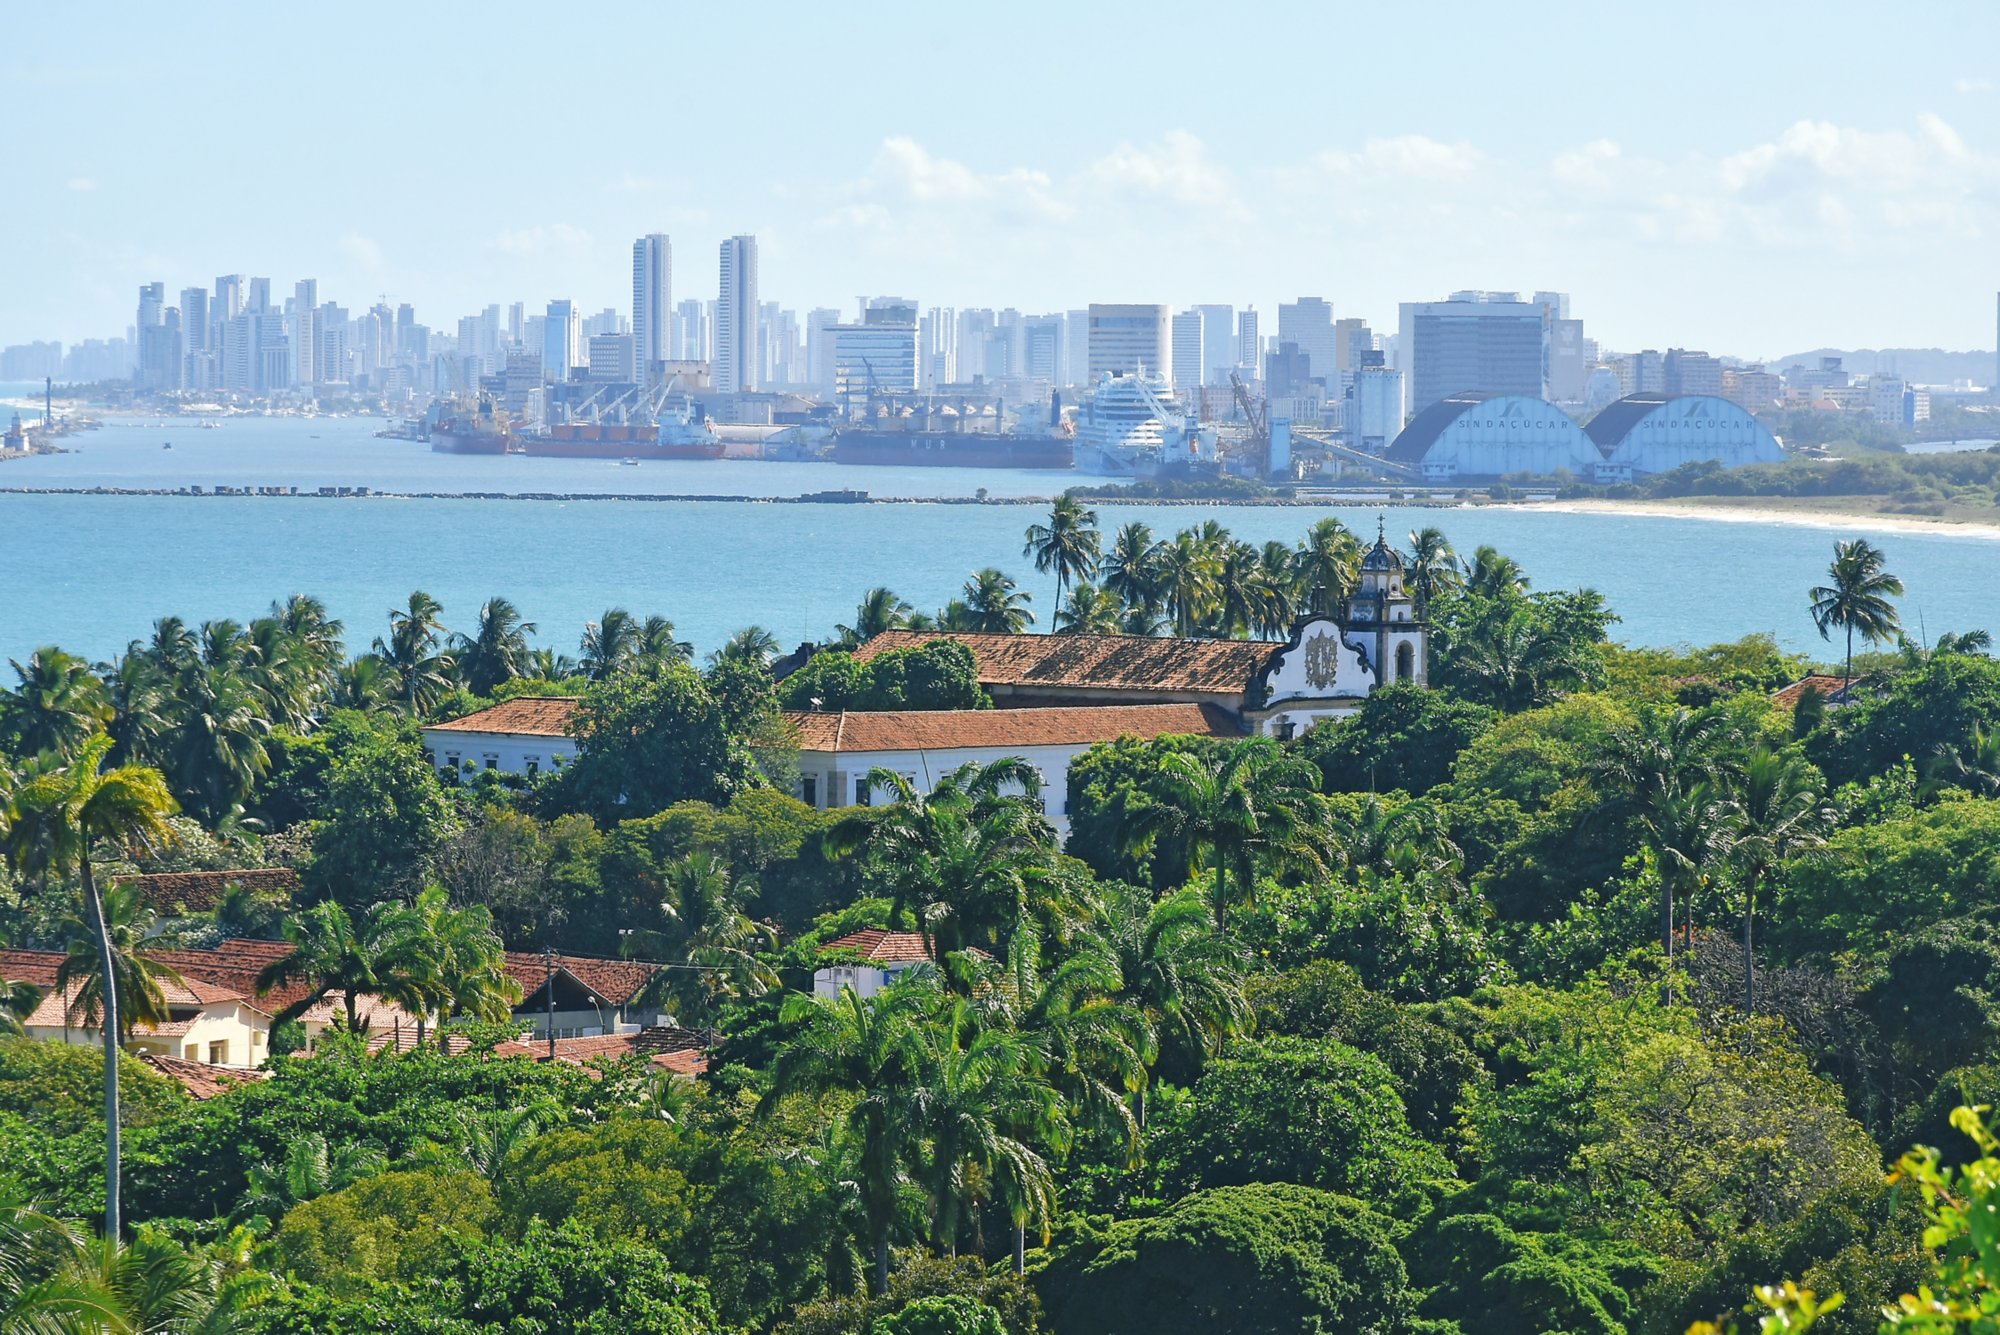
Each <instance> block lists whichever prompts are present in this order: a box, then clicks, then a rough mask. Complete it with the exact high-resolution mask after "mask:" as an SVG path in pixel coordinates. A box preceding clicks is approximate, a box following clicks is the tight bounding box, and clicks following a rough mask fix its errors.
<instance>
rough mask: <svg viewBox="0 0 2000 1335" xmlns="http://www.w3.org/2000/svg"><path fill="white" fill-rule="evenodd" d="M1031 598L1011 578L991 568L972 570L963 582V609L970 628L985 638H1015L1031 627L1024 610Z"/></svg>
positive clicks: (1031, 616) (1031, 619)
mask: <svg viewBox="0 0 2000 1335" xmlns="http://www.w3.org/2000/svg"><path fill="white" fill-rule="evenodd" d="M1034 600H1035V598H1034V595H1033V594H1031V593H1028V592H1026V591H1025V590H1023V589H1020V588H1018V587H1017V586H1016V585H1015V583H1014V577H1013V576H1012V575H1009V574H1006V573H1004V572H1002V571H1000V570H996V569H995V568H993V567H992V566H987V567H986V568H985V569H983V570H975V571H973V572H972V577H971V578H970V579H968V580H966V581H965V608H966V611H967V613H968V614H969V615H970V617H971V619H972V625H971V627H970V628H971V629H973V630H977V631H984V632H986V633H987V634H989V635H1019V634H1020V633H1021V632H1023V631H1025V630H1026V629H1027V628H1028V627H1029V626H1031V625H1033V624H1034V620H1035V614H1034V613H1033V612H1031V611H1029V610H1028V604H1029V603H1031V602H1033V601H1034Z"/></svg>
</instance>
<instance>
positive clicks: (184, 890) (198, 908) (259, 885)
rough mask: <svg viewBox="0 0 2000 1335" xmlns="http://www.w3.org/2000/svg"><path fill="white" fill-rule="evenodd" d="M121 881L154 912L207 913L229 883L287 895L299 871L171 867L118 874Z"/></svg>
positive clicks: (289, 869) (256, 868)
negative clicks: (139, 873)
mask: <svg viewBox="0 0 2000 1335" xmlns="http://www.w3.org/2000/svg"><path fill="white" fill-rule="evenodd" d="M118 883H119V884H120V885H131V884H136V885H137V886H138V887H139V894H140V897H141V898H142V899H144V900H145V901H146V904H147V906H148V907H149V908H151V909H152V910H153V911H154V912H156V913H207V912H209V911H210V910H212V909H213V908H214V907H215V906H216V904H217V903H218V902H219V901H220V900H221V898H222V894H223V892H224V891H225V890H227V889H228V888H229V887H230V886H232V885H240V886H242V887H243V888H244V889H245V890H248V891H251V892H252V893H262V894H267V895H275V896H282V897H284V898H286V899H290V898H291V896H292V894H293V893H294V892H295V891H297V890H298V888H299V874H298V873H297V872H295V871H293V870H292V869H291V868H290V867H248V868H244V869H242V870H239V871H170V872H155V873H153V874H151V875H148V876H121V877H119V878H118Z"/></svg>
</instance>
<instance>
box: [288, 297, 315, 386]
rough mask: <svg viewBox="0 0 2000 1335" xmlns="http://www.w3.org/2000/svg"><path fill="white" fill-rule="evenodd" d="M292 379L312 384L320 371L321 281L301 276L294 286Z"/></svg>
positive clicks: (302, 383) (298, 382) (300, 383)
mask: <svg viewBox="0 0 2000 1335" xmlns="http://www.w3.org/2000/svg"><path fill="white" fill-rule="evenodd" d="M292 356H293V363H292V380H293V382H294V383H295V384H299V385H305V386H308V387H310V386H312V385H313V384H316V383H317V382H318V380H319V378H320V374H319V369H320V368H319V280H318V279H317V278H301V279H300V280H299V281H298V282H297V283H295V284H293V286H292Z"/></svg>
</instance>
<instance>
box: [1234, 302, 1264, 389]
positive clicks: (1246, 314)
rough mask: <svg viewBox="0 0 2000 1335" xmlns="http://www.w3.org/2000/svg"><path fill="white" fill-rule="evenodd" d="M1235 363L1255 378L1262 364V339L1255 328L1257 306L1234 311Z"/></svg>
mask: <svg viewBox="0 0 2000 1335" xmlns="http://www.w3.org/2000/svg"><path fill="white" fill-rule="evenodd" d="M1236 364H1237V365H1238V366H1241V367H1245V368H1247V369H1248V370H1249V372H1250V378H1251V379H1252V380H1255V379H1256V378H1257V377H1258V375H1259V374H1260V370H1259V368H1261V367H1262V366H1263V365H1264V341H1263V338H1262V336H1261V335H1260V334H1259V332H1258V329H1257V308H1256V307H1255V306H1250V307H1246V308H1245V309H1243V310H1240V311H1238V312H1237V313H1236Z"/></svg>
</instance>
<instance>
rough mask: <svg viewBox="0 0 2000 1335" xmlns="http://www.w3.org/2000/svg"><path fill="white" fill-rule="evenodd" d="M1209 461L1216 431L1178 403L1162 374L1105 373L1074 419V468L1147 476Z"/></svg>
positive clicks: (1120, 474) (1210, 461)
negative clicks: (1175, 467) (1171, 468)
mask: <svg viewBox="0 0 2000 1335" xmlns="http://www.w3.org/2000/svg"><path fill="white" fill-rule="evenodd" d="M1214 460H1215V433H1214V432H1213V431H1212V430H1204V429H1203V428H1202V427H1201V425H1200V423H1199V422H1197V421H1196V420H1195V419H1194V418H1193V416H1192V415H1190V414H1189V413H1188V412H1187V411H1186V410H1185V409H1184V408H1182V407H1181V406H1180V404H1179V403H1178V402H1177V401H1176V400H1175V398H1174V392H1173V388H1172V386H1171V385H1169V384H1168V383H1167V378H1166V377H1165V376H1162V375H1156V374H1153V373H1151V372H1145V371H1142V372H1140V373H1139V374H1137V375H1111V374H1106V375H1103V376H1100V377H1098V381H1097V383H1096V384H1095V385H1094V386H1092V387H1091V390H1090V393H1089V394H1087V395H1086V396H1085V397H1084V401H1083V407H1082V410H1081V412H1080V413H1079V414H1078V416H1077V422H1076V467H1077V471H1079V472H1083V473H1099V474H1105V475H1109V476H1114V477H1131V476H1148V477H1149V476H1153V475H1156V474H1158V473H1159V472H1160V471H1161V470H1162V469H1164V468H1170V467H1173V466H1175V465H1197V464H1212V463H1213V462H1214Z"/></svg>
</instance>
